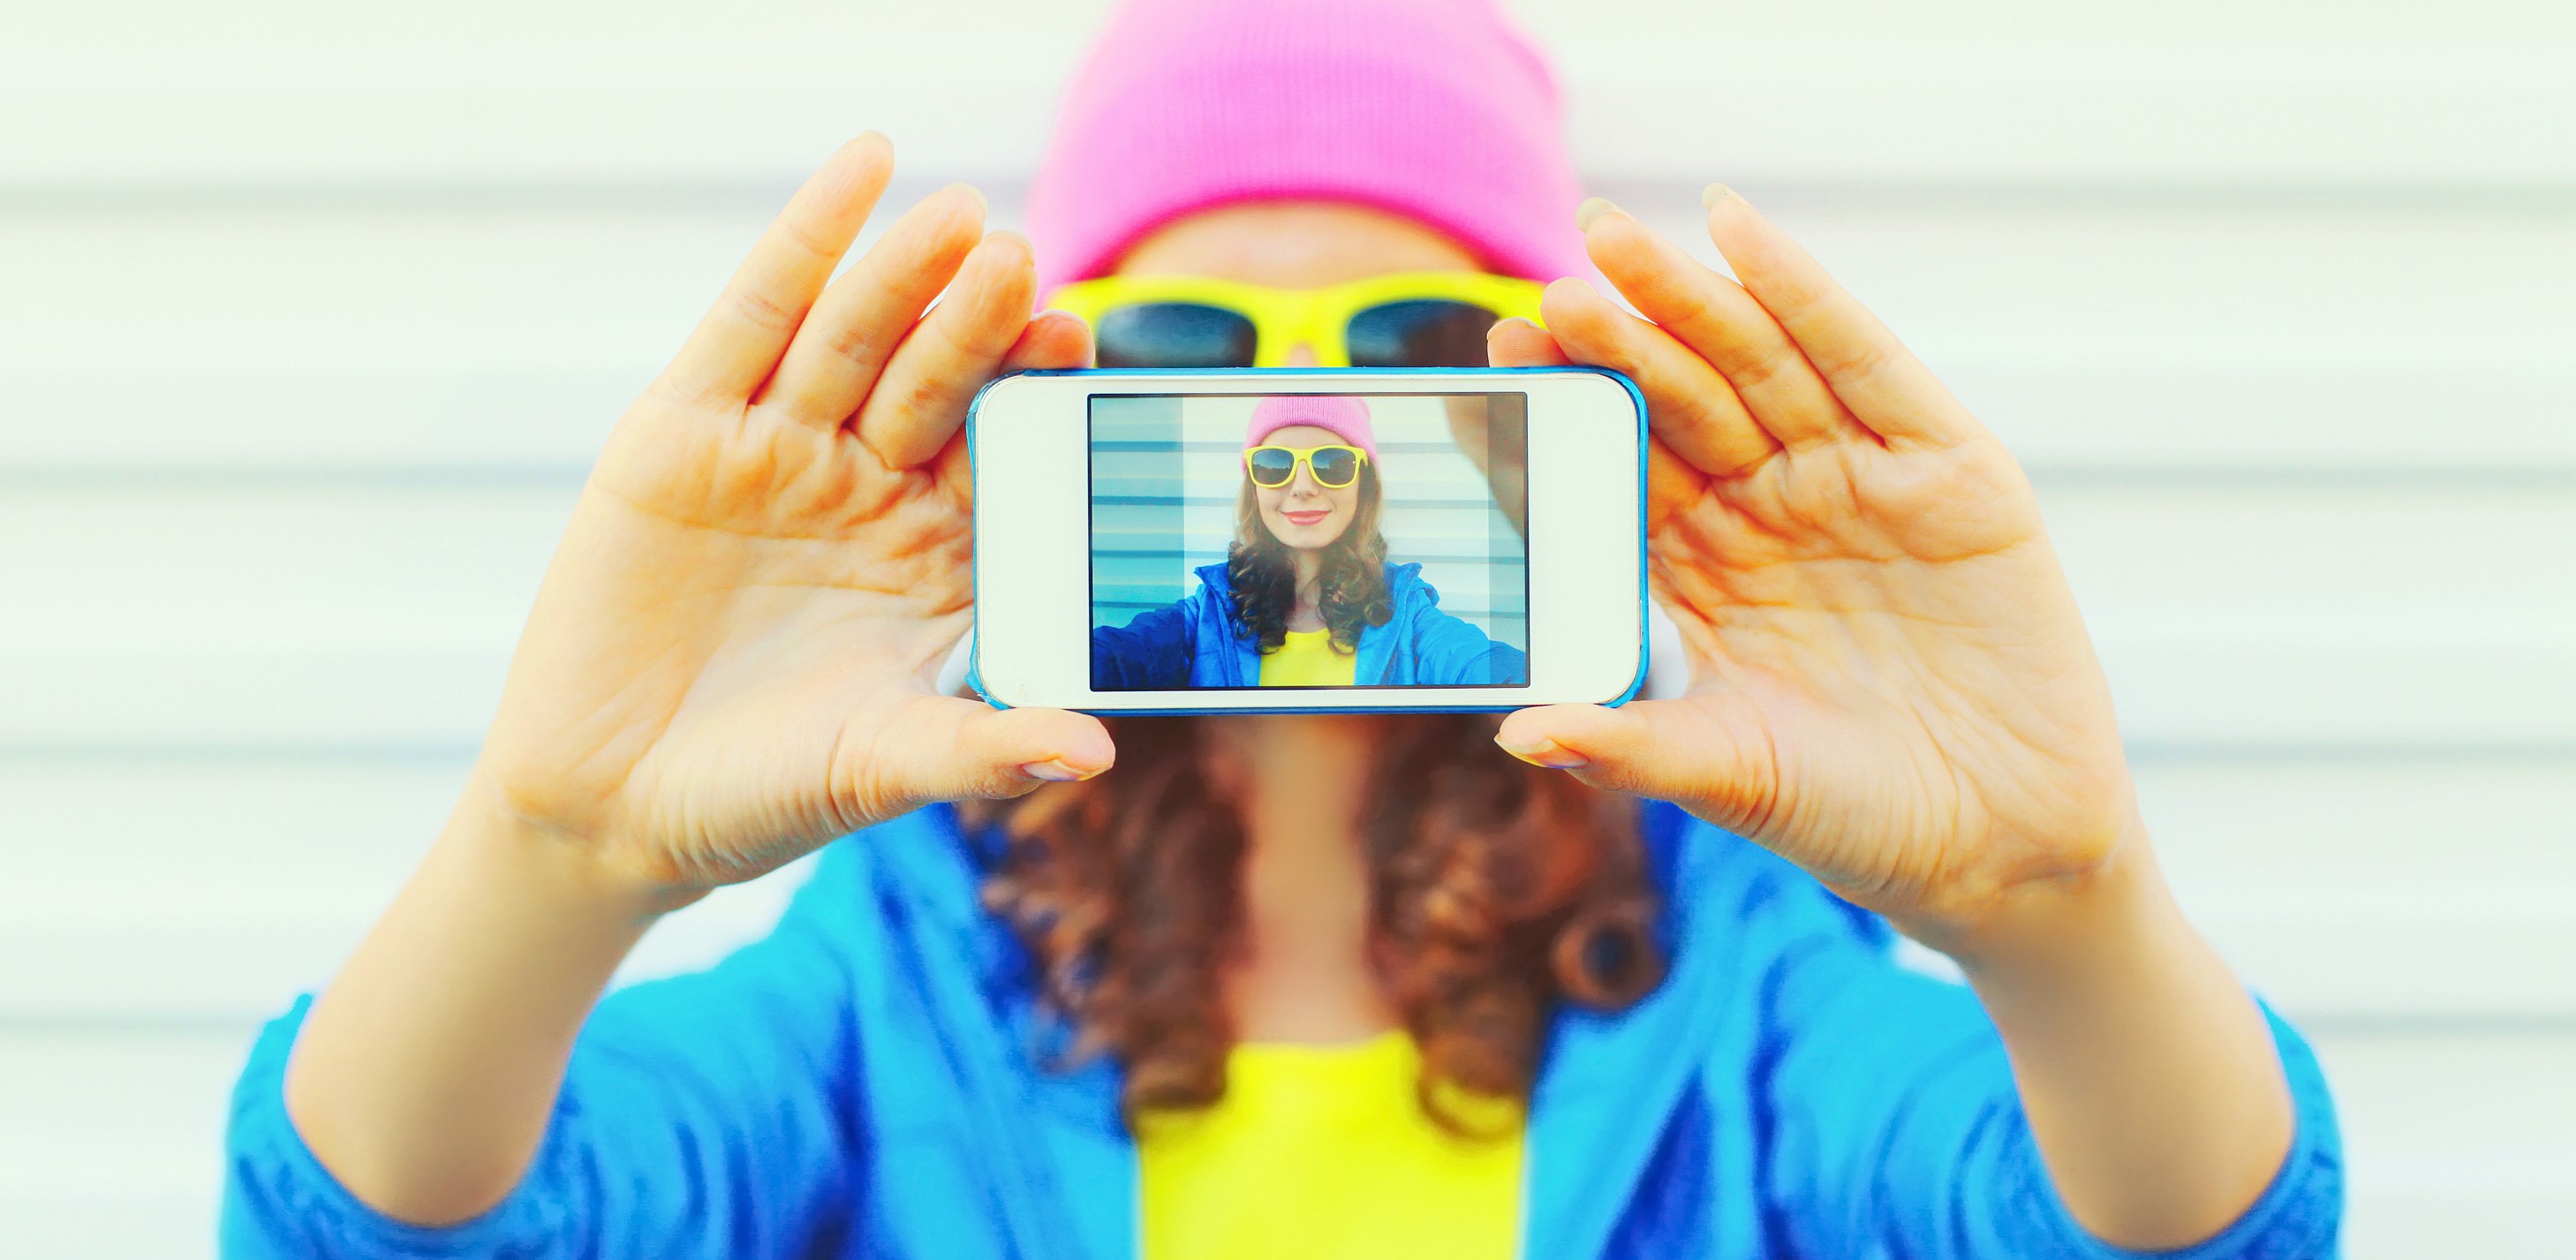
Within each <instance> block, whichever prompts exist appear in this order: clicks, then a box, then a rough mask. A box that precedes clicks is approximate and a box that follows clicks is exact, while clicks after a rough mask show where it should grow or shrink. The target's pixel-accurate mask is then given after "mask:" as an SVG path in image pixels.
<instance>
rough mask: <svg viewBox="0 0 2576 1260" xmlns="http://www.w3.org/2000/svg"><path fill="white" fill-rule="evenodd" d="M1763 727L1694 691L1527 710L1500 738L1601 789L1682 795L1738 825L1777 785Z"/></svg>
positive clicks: (1523, 754) (1536, 761)
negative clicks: (1734, 717)
mask: <svg viewBox="0 0 2576 1260" xmlns="http://www.w3.org/2000/svg"><path fill="white" fill-rule="evenodd" d="M1759 729H1760V728H1759V727H1758V726H1754V725H1751V724H1748V723H1741V722H1734V721H1729V720H1728V719H1727V717H1726V716H1725V714H1723V713H1722V712H1721V711H1719V710H1718V709H1716V708H1715V707H1714V706H1712V705H1710V704H1709V703H1707V702H1706V701H1705V700H1704V699H1703V698H1700V697H1691V698H1685V699H1680V700H1638V701H1634V702H1632V703H1630V704H1627V705H1623V706H1621V707H1619V708H1616V709H1606V708H1603V707H1601V706H1600V705H1595V704H1553V705H1548V706H1545V707H1543V708H1536V709H1523V710H1521V711H1519V712H1517V713H1514V714H1512V715H1511V716H1510V717H1507V718H1504V719H1503V725H1502V729H1501V730H1500V731H1498V732H1496V733H1495V735H1494V742H1495V743H1496V744H1498V745H1500V746H1501V747H1502V750H1503V751H1504V752H1507V753H1510V754H1511V755H1513V756H1515V757H1518V758H1520V759H1521V760H1523V761H1526V762H1528V763H1530V764H1531V765H1534V766H1545V767H1547V768H1549V769H1552V770H1564V771H1566V772H1568V773H1570V774H1572V775H1573V776H1574V777H1575V778H1577V779H1580V780H1582V781H1583V782H1584V783H1586V784H1588V785H1590V786H1592V787H1597V788H1604V789H1607V790H1610V791H1614V792H1628V793H1632V794H1634V795H1638V796H1649V797H1653V798H1655V799H1657V800H1666V801H1672V802H1674V803H1676V804H1678V805H1681V806H1682V807H1684V808H1686V809H1688V810H1690V811H1691V812H1693V813H1695V814H1699V815H1701V816H1703V817H1706V818H1708V819H1710V820H1711V821H1713V822H1717V823H1719V824H1720V825H1722V826H1729V827H1736V826H1740V825H1741V824H1743V823H1744V822H1745V821H1746V820H1747V819H1750V818H1755V817H1759V816H1761V814H1762V812H1763V810H1762V808H1761V806H1762V803H1763V802H1766V801H1768V800H1770V799H1771V797H1772V796H1773V795H1774V793H1775V790H1776V788H1777V784H1776V783H1775V782H1774V781H1773V779H1774V771H1773V769H1772V761H1771V757H1770V754H1769V752H1768V751H1767V748H1768V744H1767V742H1766V741H1764V740H1762V739H1760V738H1759V736H1758V732H1759Z"/></svg>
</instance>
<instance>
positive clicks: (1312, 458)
mask: <svg viewBox="0 0 2576 1260" xmlns="http://www.w3.org/2000/svg"><path fill="white" fill-rule="evenodd" d="M1367 463H1368V452H1367V451H1364V450H1361V449H1360V448H1358V447H1356V446H1340V445H1331V446H1256V447H1253V448H1251V449H1250V450H1247V451H1245V452H1244V453H1243V472H1244V475H1245V476H1248V477H1250V478H1252V484H1254V485H1256V486H1259V487H1261V488H1262V489H1264V490H1276V489H1278V488H1279V487H1281V486H1284V485H1287V484H1288V483H1289V482H1291V481H1295V480H1296V479H1297V470H1298V468H1300V467H1303V468H1304V469H1305V470H1306V471H1307V472H1308V473H1310V474H1312V475H1313V476H1314V478H1315V484H1316V485H1319V486H1322V487H1324V488H1325V489H1327V490H1339V489H1342V488H1343V487H1345V486H1348V485H1350V484H1351V483H1352V482H1355V481H1358V480H1359V479H1360V468H1361V467H1362V466H1363V465H1365V464H1367Z"/></svg>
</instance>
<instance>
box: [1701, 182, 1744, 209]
mask: <svg viewBox="0 0 2576 1260" xmlns="http://www.w3.org/2000/svg"><path fill="white" fill-rule="evenodd" d="M1734 195H1735V190H1734V189H1732V188H1729V187H1727V186H1726V185H1724V184H1711V185H1709V186H1708V187H1706V188H1703V189H1700V190H1699V204H1701V205H1702V206H1705V207H1707V208H1709V209H1711V210H1715V209H1716V208H1717V203H1719V202H1721V201H1724V200H1726V199H1727V198H1729V197H1732V196H1734Z"/></svg>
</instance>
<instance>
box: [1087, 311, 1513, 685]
mask: <svg viewBox="0 0 2576 1260" xmlns="http://www.w3.org/2000/svg"><path fill="white" fill-rule="evenodd" d="M1488 322H1490V321H1488ZM1379 467H1380V463H1379V460H1378V454H1377V434H1376V432H1375V430H1373V429H1372V428H1371V427H1370V425H1369V409H1368V404H1367V403H1366V402H1364V401H1362V400H1360V399H1357V398H1337V397H1328V396H1323V395H1304V394H1299V395H1285V396H1281V397H1277V398H1265V399H1263V400H1261V401H1260V402H1259V403H1256V404H1254V406H1253V409H1252V424H1251V427H1250V428H1249V429H1248V430H1246V432H1245V433H1244V436H1243V484H1242V487H1241V488H1240V489H1239V490H1237V491H1236V493H1235V501H1234V543H1233V545H1231V546H1230V547H1228V548H1227V549H1226V559H1225V563H1223V564H1211V565H1206V566H1203V567H1201V568H1200V569H1198V570H1197V573H1198V579H1199V585H1198V589H1196V590H1193V591H1191V592H1190V593H1189V594H1188V595H1187V596H1184V597H1183V598H1182V599H1181V600H1180V601H1179V602H1177V603H1174V604H1172V605H1170V606H1169V607H1165V608H1157V609H1154V610H1152V611H1150V612H1145V613H1140V614H1138V615H1137V616H1136V618H1135V619H1134V620H1132V621H1130V622H1128V623H1127V624H1126V625H1125V626H1123V627H1114V628H1113V627H1109V626H1096V627H1093V629H1092V631H1091V685H1092V686H1093V687H1094V688H1096V689H1099V690H1103V691H1109V690H1118V691H1151V690H1161V689H1165V688H1174V687H1350V686H1362V687H1382V686H1396V687H1406V686H1413V687H1456V686H1501V687H1515V686H1520V685H1522V684H1524V683H1526V682H1528V681H1529V665H1528V658H1527V657H1526V656H1525V655H1523V654H1522V652H1521V650H1520V649H1518V648H1515V647H1512V646H1510V645H1509V644H1503V643H1496V642H1494V641H1492V640H1490V639H1488V638H1486V637H1485V632H1484V631H1482V630H1479V629H1477V628H1476V627H1474V626H1472V625H1469V624H1468V623H1466V622H1464V621H1460V620H1459V619H1457V618H1456V617H1452V616H1450V615H1449V614H1447V613H1445V612H1442V611H1440V592H1439V591H1437V590H1434V589H1432V586H1431V584H1430V583H1429V582H1425V581H1423V580H1422V566H1421V565H1419V564H1393V563H1390V562H1388V560H1387V558H1386V537H1385V535H1383V534H1381V533H1379V532H1378V515H1379V512H1380V510H1381V509H1382V507H1383V505H1384V503H1385V501H1386V487H1385V483H1384V481H1383V480H1382V479H1381V478H1380V477H1379V475H1378V469H1379Z"/></svg>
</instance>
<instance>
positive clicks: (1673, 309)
mask: <svg viewBox="0 0 2576 1260" xmlns="http://www.w3.org/2000/svg"><path fill="white" fill-rule="evenodd" d="M1585 209H1586V210H1587V211H1589V214H1588V216H1587V218H1586V220H1585V227H1584V232H1583V245H1584V248H1585V250H1587V251H1588V252H1589V253H1590V254H1591V256H1592V261H1593V264H1594V265H1595V266H1598V267H1600V268H1601V274H1602V275H1604V276H1607V277H1609V280H1610V283H1611V284H1613V285H1616V286H1618V289H1619V292H1620V293H1621V294H1622V295H1624V296H1625V297H1626V298H1627V299H1628V300H1629V301H1630V302H1632V303H1635V304H1636V307H1637V310H1638V311H1639V312H1641V313H1642V314H1644V315H1645V317H1646V318H1648V319H1651V320H1653V321H1655V323H1656V324H1658V325H1660V326H1661V327H1662V328H1663V329H1664V331H1666V332H1668V333H1671V334H1672V335H1673V336H1674V337H1676V338H1678V339H1679V340H1680V341H1681V343H1682V344H1683V345H1686V346H1688V347H1690V348H1691V349H1692V350H1693V351H1694V352H1696V353H1698V354H1699V355H1700V357H1702V358H1705V359H1707V360H1708V361H1709V362H1710V363H1711V364H1713V365H1715V366H1716V368H1717V370H1718V371H1719V373H1721V374H1723V375H1724V376H1725V377H1726V380H1727V383H1728V384H1730V385H1733V386H1734V387H1735V393H1736V396H1737V397H1739V398H1741V399H1743V400H1744V406H1745V409H1746V410H1747V411H1748V412H1750V413H1751V414H1752V416H1753V420H1754V422H1755V423H1757V424H1759V425H1761V426H1762V428H1763V429H1764V430H1765V431H1767V432H1768V433H1770V435H1771V436H1772V437H1774V438H1776V439H1778V440H1779V443H1780V445H1782V446H1784V447H1787V448H1788V449H1790V450H1793V451H1796V450H1805V449H1807V448H1808V447H1812V446H1821V445H1823V444H1825V443H1827V442H1836V441H1842V440H1844V439H1847V438H1850V437H1853V436H1856V435H1858V434H1860V432H1861V429H1860V426H1859V425H1858V424H1856V423H1854V422H1853V420H1852V418H1851V417H1850V416H1849V415H1847V414H1845V413H1844V411H1843V406H1842V403H1841V402H1840V401H1838V400H1836V399H1835V397H1834V392H1833V391H1832V390H1830V389H1828V388H1826V387H1825V382H1824V378H1822V377H1820V376H1818V375H1816V369H1815V368H1814V367H1812V366H1810V365H1809V364H1808V362H1807V360H1806V356H1804V355H1802V354H1800V353H1799V352H1798V346H1797V343H1795V342H1793V341H1791V340H1790V339H1789V334H1787V333H1785V332H1782V331H1781V330H1780V325H1779V324H1777V323H1775V322H1773V321H1772V319H1771V314H1770V312H1768V311H1766V310H1764V309H1762V304H1761V303H1759V302H1756V301H1754V300H1753V296H1752V295H1751V294H1749V293H1746V292H1745V291H1744V290H1743V289H1742V288H1740V287H1738V286H1737V285H1736V283H1735V282H1734V281H1732V280H1729V279H1727V278H1726V277H1724V276H1721V275H1719V274H1717V273H1716V272H1714V271H1711V270H1710V269H1708V268H1707V267H1706V266H1703V265H1702V264H1701V263H1700V262H1699V260H1698V259H1695V258H1692V257H1691V256H1690V255H1688V254H1685V253H1683V252H1682V251H1681V248H1680V247H1679V246H1676V245H1674V244H1673V243H1672V242H1671V241H1668V240H1665V239H1664V238H1663V236H1662V235H1661V234H1659V233H1657V232H1656V231H1654V230H1653V229H1652V228H1649V227H1647V226H1646V225H1645V224H1643V223H1639V222H1638V221H1637V220H1635V219H1634V218H1631V217H1630V216H1629V215H1628V213H1627V212H1626V211H1624V210H1621V209H1619V208H1618V207H1616V206H1613V205H1611V204H1610V203H1609V202H1606V201H1602V200H1600V199H1598V198H1595V199H1594V200H1593V201H1591V202H1587V203H1586V204H1585Z"/></svg>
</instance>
